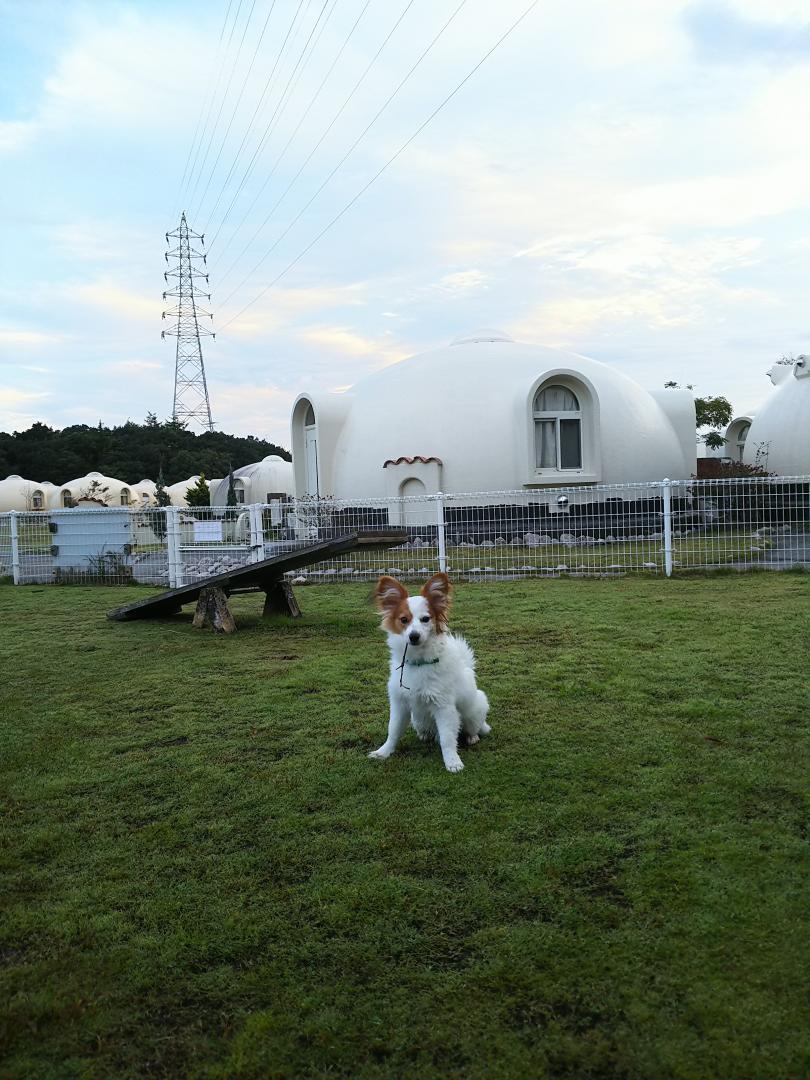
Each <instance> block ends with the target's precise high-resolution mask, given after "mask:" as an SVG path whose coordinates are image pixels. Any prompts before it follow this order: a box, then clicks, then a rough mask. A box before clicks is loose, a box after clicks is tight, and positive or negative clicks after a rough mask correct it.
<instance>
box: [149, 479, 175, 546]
mask: <svg viewBox="0 0 810 1080" xmlns="http://www.w3.org/2000/svg"><path fill="white" fill-rule="evenodd" d="M155 502H156V503H157V504H158V506H159V507H163V506H171V505H172V497H171V495H170V494H169V493H168V491H167V490H166V484H165V481H164V480H163V469H162V468H161V469H160V471H159V472H158V478H157V483H156V484H155ZM148 521H149V524H150V525H151V527H152V532H154V534H155V536H157V537H159V538H160V539H161V540H162V539H163V537H164V536H165V535H166V532H167V527H166V515H165V514H154V513H152V514H149V518H148Z"/></svg>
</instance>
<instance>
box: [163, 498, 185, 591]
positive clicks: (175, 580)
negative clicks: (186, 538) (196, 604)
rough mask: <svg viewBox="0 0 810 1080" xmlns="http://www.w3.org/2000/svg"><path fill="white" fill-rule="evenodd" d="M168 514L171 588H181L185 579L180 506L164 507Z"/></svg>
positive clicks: (167, 542) (168, 552)
mask: <svg viewBox="0 0 810 1080" xmlns="http://www.w3.org/2000/svg"><path fill="white" fill-rule="evenodd" d="M164 512H165V514H166V546H167V555H168V557H169V588H170V589H179V588H180V586H181V585H183V584H185V583H184V581H183V553H182V551H181V550H180V508H179V507H178V506H166V507H164Z"/></svg>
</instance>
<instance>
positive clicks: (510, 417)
mask: <svg viewBox="0 0 810 1080" xmlns="http://www.w3.org/2000/svg"><path fill="white" fill-rule="evenodd" d="M292 451H293V464H294V481H295V493H296V495H298V496H303V495H305V494H310V495H314V494H318V495H321V496H333V497H335V498H337V499H349V500H357V499H359V500H363V499H370V498H375V497H386V496H387V497H403V496H414V495H417V496H418V495H421V494H434V493H436V492H438V491H443V492H447V493H449V492H456V493H458V492H475V491H505V490H519V489H524V490H529V489H540V490H542V489H543V488H544V487H545V488H548V487H559V486H566V487H567V486H571V485H592V484H600V483H602V484H607V483H622V482H627V481H646V480H661V479H663V478H664V477H669V478H670V479H673V480H674V479H686V478H688V477H690V476H691V475H692V474H693V473H694V472H695V467H696V462H695V407H694V400H693V398H692V395H691V394H690V393H689V392H688V391H684V390H669V389H668V390H661V391H647V390H644V389H642V387H641V386H639V385H638V384H637V383H635V382H633V380H632V379H629V378H628V377H627V376H626V375H623V374H621V373H620V372H618V371H616V370H615V369H614V368H611V367H608V366H607V365H606V364H602V363H599V362H598V361H596V360H590V359H588V358H587V357H584V356H578V355H576V354H574V353H569V352H563V351H560V350H558V349H551V348H546V347H543V346H539V345H527V344H522V343H519V342H516V341H513V340H512V338H510V337H509V336H508V335H506V334H504V333H502V332H500V331H495V330H481V331H477V332H476V333H474V334H471V335H469V336H467V337H462V338H458V339H457V340H456V341H454V342H453V343H452V344H451V345H449V346H447V347H445V348H441V349H435V350H432V351H430V352H426V353H422V354H421V355H418V356H413V357H411V358H410V359H408V360H403V361H401V362H400V363H396V364H392V365H390V366H389V367H385V368H382V369H381V370H379V371H376V372H374V373H373V374H371V375H368V376H366V377H365V378H363V379H361V380H360V381H359V382H358V383H357V384H356V385H355V386H353V387H352V388H351V389H350V390H348V391H346V392H343V393H322V394H311V393H307V394H301V395H300V396H299V397H298V398H297V399H296V401H295V404H294V406H293V411H292Z"/></svg>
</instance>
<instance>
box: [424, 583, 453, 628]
mask: <svg viewBox="0 0 810 1080" xmlns="http://www.w3.org/2000/svg"><path fill="white" fill-rule="evenodd" d="M452 590H453V586H452V585H451V584H450V578H449V577H448V576H447V574H445V573H438V574H434V575H433V577H430V578H428V579H427V581H426V582H425V584H424V585H423V586H422V588H421V589H420V592H421V594H422V596H424V598H425V599H426V600H427V602H428V607H429V608H430V614H431V615H432V616H433V622H434V623H435V624H436V632H437V633H439V634H441V633H442V632H443V631H444V630H446V629H447V620H448V618H449V616H450V603H451V600H450V594H451V592H452Z"/></svg>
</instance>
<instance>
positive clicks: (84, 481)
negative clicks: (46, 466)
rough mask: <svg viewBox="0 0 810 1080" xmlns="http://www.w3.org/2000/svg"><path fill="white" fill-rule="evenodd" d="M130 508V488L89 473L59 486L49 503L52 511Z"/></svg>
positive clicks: (122, 482) (131, 501)
mask: <svg viewBox="0 0 810 1080" xmlns="http://www.w3.org/2000/svg"><path fill="white" fill-rule="evenodd" d="M99 503H103V504H104V505H105V506H131V505H132V504H133V497H132V487H131V486H130V485H129V484H125V483H124V481H123V480H116V479H115V477H113V476H104V475H103V474H102V473H100V472H89V473H88V474H87V475H86V476H80V477H78V478H77V479H76V480H70V481H68V483H67V484H60V485H59V487H58V489H56V490H55V492H54V497H53V500H52V502H51V507H52V508H53V509H58V508H60V507H66V506H82V505H85V506H97V505H98V504H99Z"/></svg>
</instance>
